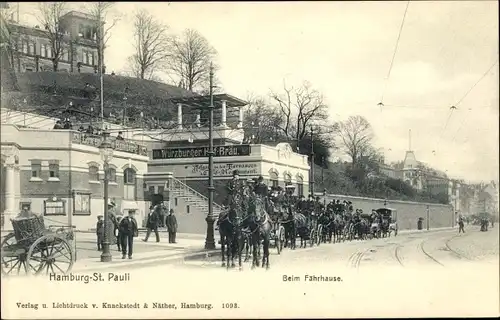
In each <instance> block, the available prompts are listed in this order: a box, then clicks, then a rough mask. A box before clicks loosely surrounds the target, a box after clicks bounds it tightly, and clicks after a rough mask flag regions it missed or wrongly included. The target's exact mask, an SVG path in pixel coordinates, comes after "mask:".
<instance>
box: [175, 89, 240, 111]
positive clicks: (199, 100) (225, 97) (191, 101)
mask: <svg viewBox="0 0 500 320" xmlns="http://www.w3.org/2000/svg"><path fill="white" fill-rule="evenodd" d="M169 100H170V101H171V102H173V103H181V104H184V105H188V106H190V107H192V108H193V109H206V108H207V107H208V106H209V105H210V95H206V96H191V97H179V98H172V99H169ZM213 101H214V107H215V108H216V109H218V108H222V101H226V106H227V107H228V108H235V107H243V106H246V105H247V104H248V102H246V101H244V100H241V99H238V98H236V97H234V96H232V95H229V94H225V93H222V94H214V95H213Z"/></svg>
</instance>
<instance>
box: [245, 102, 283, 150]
mask: <svg viewBox="0 0 500 320" xmlns="http://www.w3.org/2000/svg"><path fill="white" fill-rule="evenodd" d="M246 100H247V101H248V105H247V106H246V108H245V111H244V118H243V129H244V131H245V139H246V140H250V141H252V143H265V142H271V141H278V138H279V134H280V133H279V132H277V131H276V128H277V127H278V126H279V125H280V124H281V116H280V112H279V110H278V109H277V108H276V107H272V106H269V104H268V103H267V102H266V100H265V99H264V98H262V97H258V96H254V95H249V96H248V97H247V99H246Z"/></svg>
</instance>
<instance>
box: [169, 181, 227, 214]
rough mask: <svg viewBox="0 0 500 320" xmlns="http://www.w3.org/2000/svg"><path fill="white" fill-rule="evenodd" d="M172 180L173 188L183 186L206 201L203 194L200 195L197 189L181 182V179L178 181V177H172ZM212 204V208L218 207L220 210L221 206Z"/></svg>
mask: <svg viewBox="0 0 500 320" xmlns="http://www.w3.org/2000/svg"><path fill="white" fill-rule="evenodd" d="M172 181H173V188H174V189H175V188H179V189H181V188H184V189H186V190H188V191H189V192H192V193H194V194H195V195H196V196H198V197H199V198H201V199H203V200H206V201H207V203H208V198H207V197H206V196H204V195H202V194H201V193H199V192H198V191H196V190H194V189H193V188H191V187H190V186H188V185H187V184H185V183H183V182H182V181H180V180H179V179H176V178H172ZM213 205H214V208H215V209H218V210H222V206H220V205H219V204H217V203H215V202H214V203H213Z"/></svg>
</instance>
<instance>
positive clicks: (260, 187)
mask: <svg viewBox="0 0 500 320" xmlns="http://www.w3.org/2000/svg"><path fill="white" fill-rule="evenodd" d="M254 190H255V194H256V195H258V196H261V197H263V198H267V193H268V189H267V186H266V184H265V183H264V178H263V177H262V176H259V177H258V178H257V184H256V185H255V187H254Z"/></svg>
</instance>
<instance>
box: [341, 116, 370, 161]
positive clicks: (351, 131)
mask: <svg viewBox="0 0 500 320" xmlns="http://www.w3.org/2000/svg"><path fill="white" fill-rule="evenodd" d="M339 135H340V138H341V142H342V146H343V147H344V150H345V152H346V153H347V155H348V156H349V157H350V158H351V162H352V165H353V167H355V166H357V164H358V163H359V162H360V161H361V159H366V157H371V156H372V155H373V154H374V153H375V150H374V148H373V147H372V140H373V130H372V127H371V125H370V123H369V122H368V120H366V119H365V118H364V117H362V116H350V117H349V118H348V119H347V120H345V121H343V122H341V123H340V125H339Z"/></svg>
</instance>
